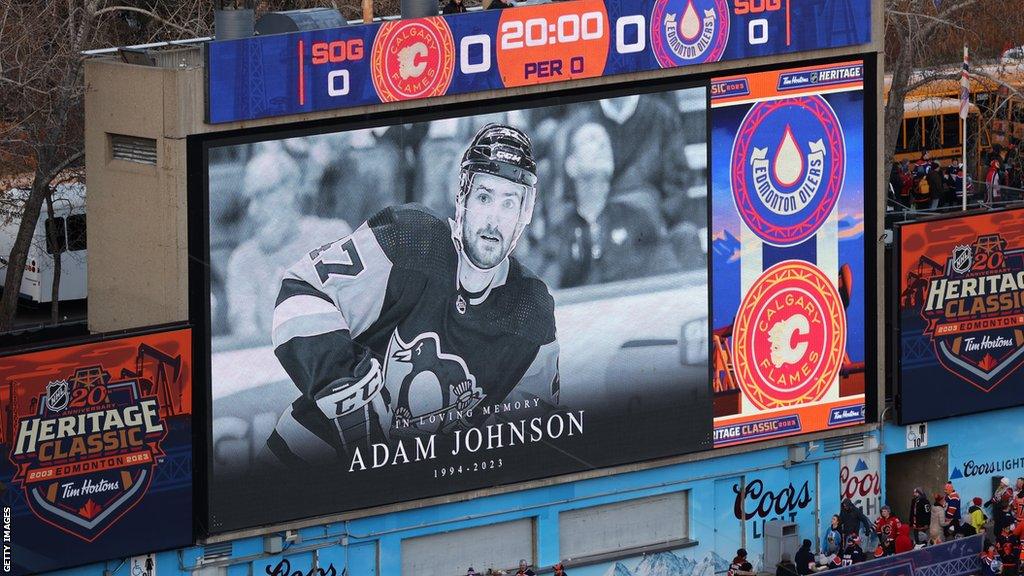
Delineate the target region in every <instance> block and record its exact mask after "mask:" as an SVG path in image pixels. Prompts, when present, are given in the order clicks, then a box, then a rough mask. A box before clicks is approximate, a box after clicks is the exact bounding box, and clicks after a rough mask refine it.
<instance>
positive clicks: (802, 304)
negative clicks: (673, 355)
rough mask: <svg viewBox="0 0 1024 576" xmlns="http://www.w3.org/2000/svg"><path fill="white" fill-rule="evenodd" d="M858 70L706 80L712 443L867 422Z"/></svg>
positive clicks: (832, 67)
mask: <svg viewBox="0 0 1024 576" xmlns="http://www.w3.org/2000/svg"><path fill="white" fill-rule="evenodd" d="M863 82H864V63H863V62H860V61H856V62H845V63H837V64H829V65H822V66H815V67H808V68H799V69H791V70H781V71H773V72H765V73H760V74H751V75H744V76H733V77H728V78H718V79H713V80H712V82H711V106H712V112H711V126H712V135H711V145H712V155H711V158H712V163H711V172H712V188H713V192H712V231H713V249H712V254H711V258H712V274H713V277H712V286H713V287H714V290H713V294H712V315H713V327H714V331H713V335H712V341H713V342H712V353H713V356H714V359H713V362H714V369H713V386H714V406H715V427H714V429H715V432H714V439H715V440H714V441H715V446H716V447H719V446H728V445H733V444H741V443H745V442H750V441H753V440H760V439H766V438H773V437H779V436H787V435H791V434H797V433H805V432H813V431H818V430H824V429H829V428H837V427H841V426H849V425H851V424H858V423H861V422H864V419H865V418H864V416H865V415H864V411H865V407H864V354H865V348H864V280H863V278H864V238H863V235H864V167H863V166H864V161H863V159H864V134H863V126H864V94H863Z"/></svg>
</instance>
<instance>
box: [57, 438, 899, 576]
mask: <svg viewBox="0 0 1024 576" xmlns="http://www.w3.org/2000/svg"><path fill="white" fill-rule="evenodd" d="M837 440H838V439H837ZM877 440H878V437H877V433H873V432H872V433H868V434H864V435H854V436H848V437H845V442H842V441H827V442H821V441H817V442H814V443H811V444H808V443H802V444H797V445H795V446H796V449H795V450H794V451H791V449H790V448H788V447H785V446H784V447H779V448H768V449H762V450H757V451H754V452H748V453H745V454H735V455H730V456H722V457H717V458H711V459H706V460H699V461H692V462H685V463H679V464H673V465H668V466H664V467H658V468H650V469H646V470H637V471H632V472H624V473H619V474H616V475H611V476H606V477H602V478H593V479H587V480H580V481H575V482H569V483H564V484H557V485H551V486H546V487H541V488H534V489H530V490H524V491H518V492H510V493H505V494H498V495H493V496H487V497H481V498H477V499H473V500H466V501H462V502H453V503H448V504H443V505H436V506H430V507H424V508H418V509H412V510H407V511H401V512H393V513H388V514H383V515H379V516H373V517H367V518H360V519H355V520H349V521H346V522H338V523H331V524H322V525H316V526H312V527H309V528H304V529H301V530H299V534H300V538H299V540H298V541H297V542H295V543H293V544H288V543H285V544H284V546H285V550H283V553H282V554H277V555H268V554H265V553H264V538H263V536H257V537H249V538H242V539H238V540H234V541H231V542H229V543H218V544H213V545H210V546H206V547H204V546H195V547H189V548H185V549H181V550H172V551H166V552H160V553H157V554H156V555H155V558H154V560H155V568H156V569H155V573H156V574H158V575H159V576H167V575H171V574H193V573H195V574H224V575H226V576H245V575H253V574H256V575H260V574H272V573H273V572H274V569H275V567H277V566H278V565H279V563H280V562H281V560H282V559H287V560H288V566H289V567H290V573H289V575H288V576H291V574H292V573H295V572H296V571H298V572H301V573H302V574H306V573H308V572H309V571H310V569H311V568H313V567H314V561H315V562H316V564H315V566H317V567H319V568H321V569H324V570H325V571H327V573H328V574H329V570H328V568H329V567H330V566H331V565H333V566H334V567H335V569H336V573H337V574H338V575H340V574H342V573H343V571H347V572H346V573H347V574H350V575H357V574H359V575H362V574H387V575H391V574H400V573H402V555H401V549H402V542H403V540H407V539H411V538H416V537H420V536H426V535H431V534H441V533H447V532H452V531H456V530H461V529H466V528H475V527H480V526H487V525H493V524H498V523H502V522H508V521H514V520H521V519H532V520H533V526H535V532H534V540H535V542H536V544H535V546H536V563H537V565H538V566H541V567H547V566H551V565H552V564H554V563H555V562H557V561H559V560H560V559H561V558H562V554H563V553H564V552H565V551H563V550H559V514H560V513H562V512H565V511H569V510H576V509H582V508H588V507H593V506H600V505H604V504H610V503H616V502H625V501H628V500H633V499H640V498H645V497H651V496H656V495H661V494H668V493H673V492H682V491H685V492H686V493H687V495H686V501H687V503H688V507H687V512H688V514H687V518H686V524H687V526H688V541H686V542H680V543H679V545H678V547H676V548H673V549H670V550H655V551H654V552H653V553H648V554H646V556H644V555H640V554H638V555H636V556H633V557H618V558H615V557H613V558H607V559H605V560H602V561H601V562H598V563H595V564H591V565H587V566H577V567H574V568H573V569H572V570H571V572H572V574H573V575H574V576H580V575H583V576H590V575H600V574H606V573H609V574H617V575H619V576H625V575H633V574H652V573H653V574H664V575H666V576H676V575H682V576H713V573H714V572H723V571H724V570H725V569H726V567H727V562H728V561H729V560H730V559H731V557H732V555H733V554H734V553H735V551H736V549H737V548H739V547H741V546H742V547H745V548H747V550H749V552H750V558H751V560H752V562H753V563H754V564H755V567H758V568H759V567H760V566H761V564H762V563H763V558H762V554H763V551H764V541H765V538H764V527H765V523H766V522H767V521H769V520H772V519H777V518H782V519H785V520H787V521H792V522H795V523H796V524H797V526H798V537H799V538H801V539H802V538H810V539H812V540H813V541H815V543H816V546H817V544H818V540H820V537H821V533H822V531H823V524H822V523H823V522H827V521H828V518H829V517H830V516H831V514H833V513H835V512H836V511H837V510H838V507H839V503H840V499H841V492H842V491H843V490H845V491H846V495H848V496H852V497H853V498H854V499H855V500H857V501H858V502H859V503H860V504H861V505H862V506H863V507H864V508H865V510H866V511H867V512H869V513H871V512H872V511H873V512H874V513H877V510H878V507H879V506H880V504H879V502H880V498H881V494H880V482H879V477H880V474H879V472H880V466H879V464H880V457H879V452H878V449H877V443H878V442H877ZM843 446H845V448H843ZM804 450H806V453H804ZM794 452H795V453H794ZM791 456H793V457H794V459H795V460H800V459H801V458H803V460H802V461H801V462H792V461H790V460H789V459H790V457H791ZM741 480H742V485H743V486H745V487H746V490H745V494H744V496H745V497H744V498H743V502H742V504H743V508H744V510H743V511H742V512H741V513H743V514H747V515H748V516H749V517H748V518H747V519H746V521H741V520H740V519H738V518H737V517H736V509H735V507H736V504H737V502H736V500H737V487H738V486H740V485H741ZM253 505H255V506H258V505H259V503H258V502H254V503H253ZM780 511H781V513H780ZM766 512H767V513H766ZM154 522H159V519H154ZM275 535H277V536H283V535H284V534H283V533H275ZM791 552H792V551H791ZM215 553H219V554H221V557H220V559H219V560H218V561H216V562H214V563H213V564H209V563H208V560H209V559H210V558H211V557H212V556H213V555H214V554H215ZM453 553H454V552H453ZM227 554H229V555H230V556H229V557H227V556H226V555H227ZM314 556H315V558H314ZM204 557H206V559H207V562H204ZM467 561H468V562H472V560H471V559H467ZM131 564H132V562H131V560H128V561H126V562H125V563H123V564H122V563H121V562H120V561H110V562H107V563H106V564H97V565H90V566H84V567H79V568H75V569H69V570H64V571H61V572H58V573H57V574H61V575H67V576H79V575H82V576H84V575H87V574H88V575H100V574H110V575H111V576H115V575H117V574H125V575H132V574H133V570H132V568H133V566H132V565H131ZM477 569H480V567H479V566H477ZM104 570H108V571H109V572H106V573H105V572H104ZM463 571H464V568H463ZM771 571H772V572H774V569H773V568H772V569H771ZM133 576H134V575H133Z"/></svg>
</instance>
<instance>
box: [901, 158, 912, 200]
mask: <svg viewBox="0 0 1024 576" xmlns="http://www.w3.org/2000/svg"><path fill="white" fill-rule="evenodd" d="M899 193H900V204H902V205H904V206H906V207H907V208H913V202H914V198H913V194H914V175H913V174H912V173H911V172H910V161H909V160H904V161H903V162H902V163H900V189H899Z"/></svg>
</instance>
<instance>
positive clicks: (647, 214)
mask: <svg viewBox="0 0 1024 576" xmlns="http://www.w3.org/2000/svg"><path fill="white" fill-rule="evenodd" d="M569 142H570V150H571V153H570V154H569V156H568V157H567V158H566V160H565V173H566V174H567V175H568V177H569V179H570V180H571V181H572V184H573V186H572V188H573V191H574V193H573V199H574V203H573V205H574V210H573V211H572V213H570V214H569V215H567V216H566V217H565V219H564V220H563V222H562V223H561V224H560V225H559V226H558V230H559V235H560V237H561V245H562V250H560V253H559V259H560V261H559V274H560V278H559V286H561V287H573V286H582V285H586V284H595V283H603V282H611V281H615V280H625V279H630V278H640V277H644V276H650V275H652V274H655V273H658V272H665V271H671V270H673V269H675V268H677V266H676V265H675V264H674V258H673V256H672V254H671V251H670V250H669V247H668V245H667V243H666V242H665V230H664V225H663V223H662V222H661V215H660V211H659V210H658V206H657V205H656V204H655V203H654V202H653V197H652V196H651V195H648V194H637V193H630V194H622V195H617V196H614V197H611V198H609V195H610V194H611V181H612V172H613V170H614V166H615V161H614V157H613V148H612V142H611V139H610V137H609V135H608V132H607V131H606V130H605V128H604V127H603V126H602V125H600V124H597V123H595V122H588V123H586V124H584V125H582V126H580V127H579V128H578V129H576V130H575V132H573V133H572V135H571V136H570V140H569Z"/></svg>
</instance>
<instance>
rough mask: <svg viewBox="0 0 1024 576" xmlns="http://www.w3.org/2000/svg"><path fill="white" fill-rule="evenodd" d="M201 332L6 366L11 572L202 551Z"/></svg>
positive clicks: (75, 349) (0, 439)
mask: <svg viewBox="0 0 1024 576" xmlns="http://www.w3.org/2000/svg"><path fill="white" fill-rule="evenodd" d="M191 369H192V362H191V341H190V330H188V329H182V330H174V331H170V332H159V333H153V334H146V335H141V336H131V337H122V338H117V339H113V340H106V339H104V340H98V341H95V342H91V343H87V344H81V345H76V346H69V347H62V348H53V349H49V350H43V351H39V352H31V353H27V354H20V355H16V356H7V357H4V358H0V400H2V406H3V411H2V414H0V420H2V426H0V452H2V453H3V456H4V457H3V459H2V461H0V479H2V480H3V486H4V487H5V489H4V490H3V491H2V492H0V499H2V502H3V519H4V539H3V544H4V556H3V560H4V565H3V569H4V572H5V573H15V574H32V573H37V572H46V571H50V570H56V569H59V568H64V567H67V566H73V565H77V564H85V563H88V562H95V561H99V560H105V559H109V558H117V557H126V556H129V555H131V554H133V553H138V552H145V551H153V550H160V549H165V548H173V547H176V546H184V545H188V544H189V543H190V542H191V541H192V512H191V510H192V471H191V470H192V462H191V460H192V427H191V412H192V401H191V397H192V393H191Z"/></svg>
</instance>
